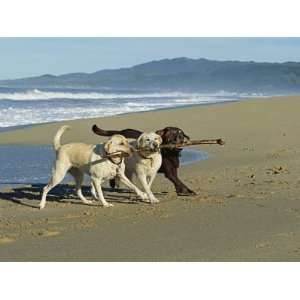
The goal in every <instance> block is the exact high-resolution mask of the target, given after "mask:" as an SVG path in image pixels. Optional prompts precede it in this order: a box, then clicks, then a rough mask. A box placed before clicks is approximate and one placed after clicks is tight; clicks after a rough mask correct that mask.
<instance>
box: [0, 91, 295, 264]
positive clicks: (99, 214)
mask: <svg viewBox="0 0 300 300" xmlns="http://www.w3.org/2000/svg"><path fill="white" fill-rule="evenodd" d="M299 111H300V96H299V97H298V96H295V97H277V98H274V99H255V100H250V101H246V102H239V103H230V104H223V105H221V104H218V105H209V106H198V107H192V108H183V109H173V110H168V111H157V112H148V113H141V114H131V115H124V116H116V117H110V118H99V119H90V120H78V121H71V122H64V124H65V123H68V124H70V125H71V126H72V130H71V131H69V132H67V133H66V134H65V136H64V138H63V142H69V141H83V142H90V143H97V142H98V141H101V139H100V138H98V137H97V136H95V135H93V134H92V133H91V131H90V128H91V125H92V124H94V123H97V124H98V125H99V126H103V127H104V128H105V127H106V128H128V127H129V128H130V127H132V128H140V129H143V130H151V129H159V128H163V127H164V126H167V125H173V126H179V127H181V128H182V129H184V130H185V131H186V132H187V133H188V134H189V135H190V136H191V137H192V138H195V139H196V138H197V139H198V138H215V137H216V138H217V137H222V138H224V139H225V140H226V142H227V144H226V145H225V146H223V147H220V146H203V147H201V148H199V149H202V150H204V151H207V152H208V153H209V154H211V159H208V160H205V161H200V162H198V163H195V164H193V165H188V166H184V167H183V168H181V169H180V178H182V179H183V181H184V182H185V183H186V184H187V185H188V186H190V187H191V188H192V189H194V190H195V191H196V192H197V193H198V196H195V197H177V196H176V194H175V192H174V188H173V186H172V185H171V184H170V183H169V182H168V181H167V180H166V179H165V178H164V177H163V176H162V175H159V176H158V177H157V178H156V181H155V183H154V191H155V192H156V193H157V197H158V198H159V199H160V200H161V203H160V204H159V205H155V206H150V205H148V204H145V203H140V202H139V203H137V202H133V201H130V200H129V197H128V196H129V195H128V194H127V193H126V192H122V193H115V192H111V191H109V190H106V197H107V199H108V200H110V201H114V203H115V204H116V205H115V206H114V207H113V208H108V209H104V208H102V207H101V206H99V205H98V203H96V202H95V206H86V205H82V204H81V203H80V201H79V200H78V199H77V198H76V196H74V194H73V189H72V186H70V185H64V186H61V187H59V188H58V189H56V190H53V192H52V193H51V195H49V201H48V203H47V207H46V208H45V210H43V211H39V210H38V209H37V206H38V202H39V193H40V190H41V186H40V185H38V184H35V185H27V186H23V187H16V188H10V187H8V188H6V189H5V190H1V192H0V199H1V200H0V216H1V218H0V260H1V261H299V259H300V229H299V220H300V198H299V196H298V195H299V190H300V179H299V178H298V174H299V168H300V139H299V138H298V128H300V118H299ZM60 125H61V124H58V123H53V124H46V125H39V126H36V127H31V128H24V129H20V130H15V131H11V132H5V133H1V134H0V144H14V145H47V144H49V143H51V140H52V138H53V135H54V133H55V131H56V129H57V128H58V127H59V126H60ZM102 140H104V139H102ZM196 148H197V147H196ZM24 159H26V157H24ZM49 171H50V170H49ZM29 172H30V170H29ZM85 193H87V194H89V190H88V189H86V190H85Z"/></svg>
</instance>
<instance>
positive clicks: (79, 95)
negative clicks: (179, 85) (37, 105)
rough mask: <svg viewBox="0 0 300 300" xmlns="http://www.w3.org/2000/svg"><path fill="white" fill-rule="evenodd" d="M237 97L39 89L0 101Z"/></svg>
mask: <svg viewBox="0 0 300 300" xmlns="http://www.w3.org/2000/svg"><path fill="white" fill-rule="evenodd" d="M199 96H200V97H209V98H211V97H214V96H215V97H222V96H224V97H229V96H231V97H236V96H237V93H227V92H222V91H221V92H218V93H214V94H199V93H180V92H162V93H159V92H157V93H101V92H90V91H89V92H74V91H72V92H70V91H41V90H38V89H33V90H26V91H22V92H20V91H16V92H6V93H3V92H0V100H14V101H22V100H54V99H57V100H62V99H74V100H76V99H77V100H83V99H91V100H97V99H103V100H105V99H109V100H111V99H128V98H129V99H140V98H186V97H188V98H198V97H199Z"/></svg>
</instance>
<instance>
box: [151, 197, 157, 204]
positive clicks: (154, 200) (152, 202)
mask: <svg viewBox="0 0 300 300" xmlns="http://www.w3.org/2000/svg"><path fill="white" fill-rule="evenodd" d="M150 203H151V204H157V203H159V200H158V199H157V198H153V199H151V200H150Z"/></svg>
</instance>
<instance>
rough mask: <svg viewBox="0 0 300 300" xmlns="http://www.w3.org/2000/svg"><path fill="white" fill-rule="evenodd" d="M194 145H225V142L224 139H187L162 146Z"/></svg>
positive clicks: (181, 146) (162, 146)
mask: <svg viewBox="0 0 300 300" xmlns="http://www.w3.org/2000/svg"><path fill="white" fill-rule="evenodd" d="M194 145H225V142H224V141H223V140H222V139H208V140H193V141H187V142H185V143H182V144H165V145H160V148H161V149H163V148H183V147H188V146H194Z"/></svg>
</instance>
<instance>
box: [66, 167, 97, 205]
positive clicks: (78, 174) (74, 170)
mask: <svg viewBox="0 0 300 300" xmlns="http://www.w3.org/2000/svg"><path fill="white" fill-rule="evenodd" d="M69 173H70V174H71V175H72V176H73V177H74V179H75V184H76V194H77V196H78V197H79V199H80V200H81V201H82V202H83V203H84V204H92V203H93V201H91V200H87V199H86V198H85V197H84V196H83V194H82V189H81V186H82V183H83V179H84V174H83V173H82V172H81V171H80V170H79V169H77V168H71V169H70V170H69Z"/></svg>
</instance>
